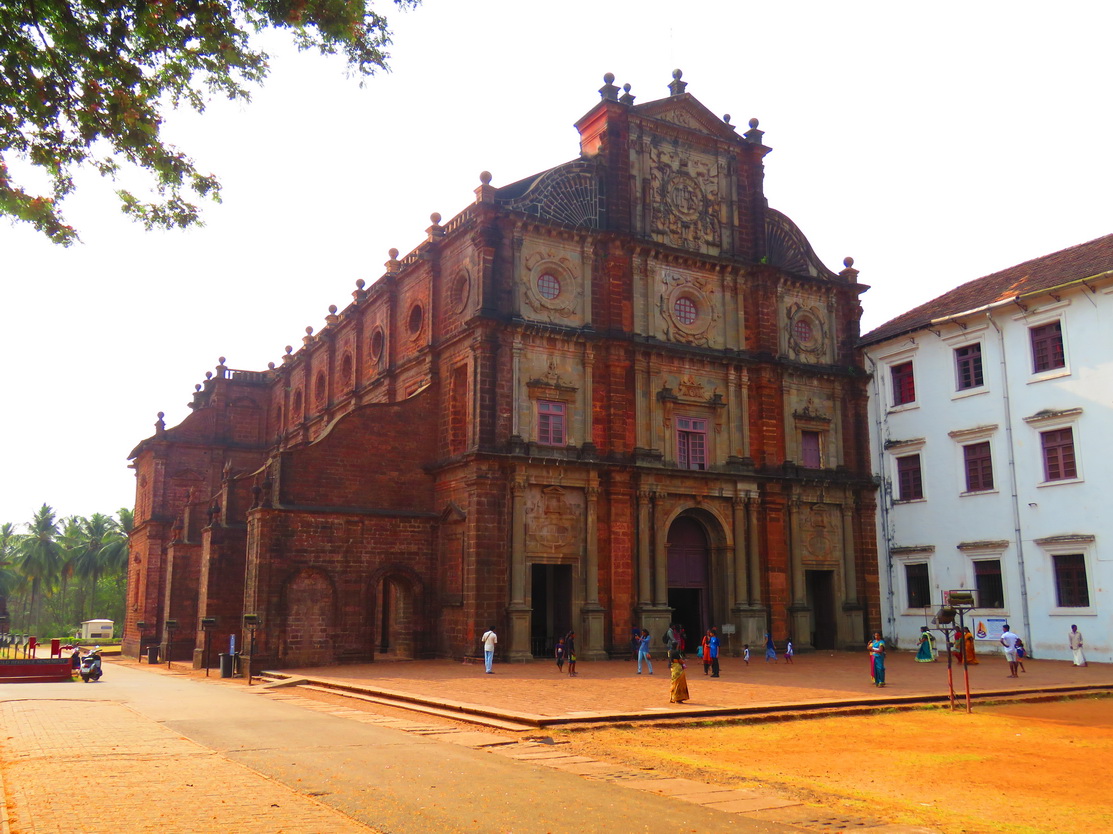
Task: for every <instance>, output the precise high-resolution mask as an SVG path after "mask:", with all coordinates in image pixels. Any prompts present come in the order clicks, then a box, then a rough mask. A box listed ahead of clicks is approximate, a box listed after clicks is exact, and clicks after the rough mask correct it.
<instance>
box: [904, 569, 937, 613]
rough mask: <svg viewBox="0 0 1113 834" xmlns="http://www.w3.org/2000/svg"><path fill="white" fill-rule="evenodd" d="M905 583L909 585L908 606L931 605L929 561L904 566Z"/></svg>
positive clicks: (922, 606) (924, 606)
mask: <svg viewBox="0 0 1113 834" xmlns="http://www.w3.org/2000/svg"><path fill="white" fill-rule="evenodd" d="M904 584H905V585H907V586H908V607H909V608H927V607H928V606H929V605H931V586H930V585H928V566H927V562H918V563H916V564H914V565H905V566H904Z"/></svg>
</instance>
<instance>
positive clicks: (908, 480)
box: [897, 455, 924, 501]
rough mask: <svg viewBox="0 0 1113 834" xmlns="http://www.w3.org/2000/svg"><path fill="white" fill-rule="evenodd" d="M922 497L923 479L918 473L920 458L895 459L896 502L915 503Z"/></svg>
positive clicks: (912, 456)
mask: <svg viewBox="0 0 1113 834" xmlns="http://www.w3.org/2000/svg"><path fill="white" fill-rule="evenodd" d="M923 497H924V479H923V475H922V473H921V472H920V456H919V455H906V456H905V457H902V458H897V500H898V501H915V500H916V499H917V498H923Z"/></svg>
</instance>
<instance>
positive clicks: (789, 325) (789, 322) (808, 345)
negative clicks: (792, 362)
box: [784, 301, 827, 362]
mask: <svg viewBox="0 0 1113 834" xmlns="http://www.w3.org/2000/svg"><path fill="white" fill-rule="evenodd" d="M784 328H785V343H786V344H787V346H788V353H789V356H791V357H792V358H793V359H796V360H798V361H801V362H821V361H823V359H824V357H825V356H826V353H827V324H826V322H825V321H824V317H823V316H821V315H820V314H819V313H818V312H817V311H816V310H815V308H811V307H806V306H805V305H804V304H802V303H800V302H798V301H794V302H793V303H792V304H790V305H789V306H788V308H787V309H786V311H785V323H784Z"/></svg>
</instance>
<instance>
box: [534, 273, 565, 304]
mask: <svg viewBox="0 0 1113 834" xmlns="http://www.w3.org/2000/svg"><path fill="white" fill-rule="evenodd" d="M537 291H538V292H539V293H541V297H542V298H548V299H550V300H552V299H554V298H556V297H557V296H558V295H560V279H559V278H557V277H556V276H555V275H553V274H552V273H551V272H545V273H543V274H542V275H541V276H540V277H539V278H538V279H537Z"/></svg>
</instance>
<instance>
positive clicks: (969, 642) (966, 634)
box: [962, 626, 978, 666]
mask: <svg viewBox="0 0 1113 834" xmlns="http://www.w3.org/2000/svg"><path fill="white" fill-rule="evenodd" d="M962 643H963V646H964V651H965V654H966V665H967V666H976V665H977V663H978V657H977V655H975V654H974V635H973V633H972V632H971V631H970V626H967V627H966V628H964V629H963V630H962Z"/></svg>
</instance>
